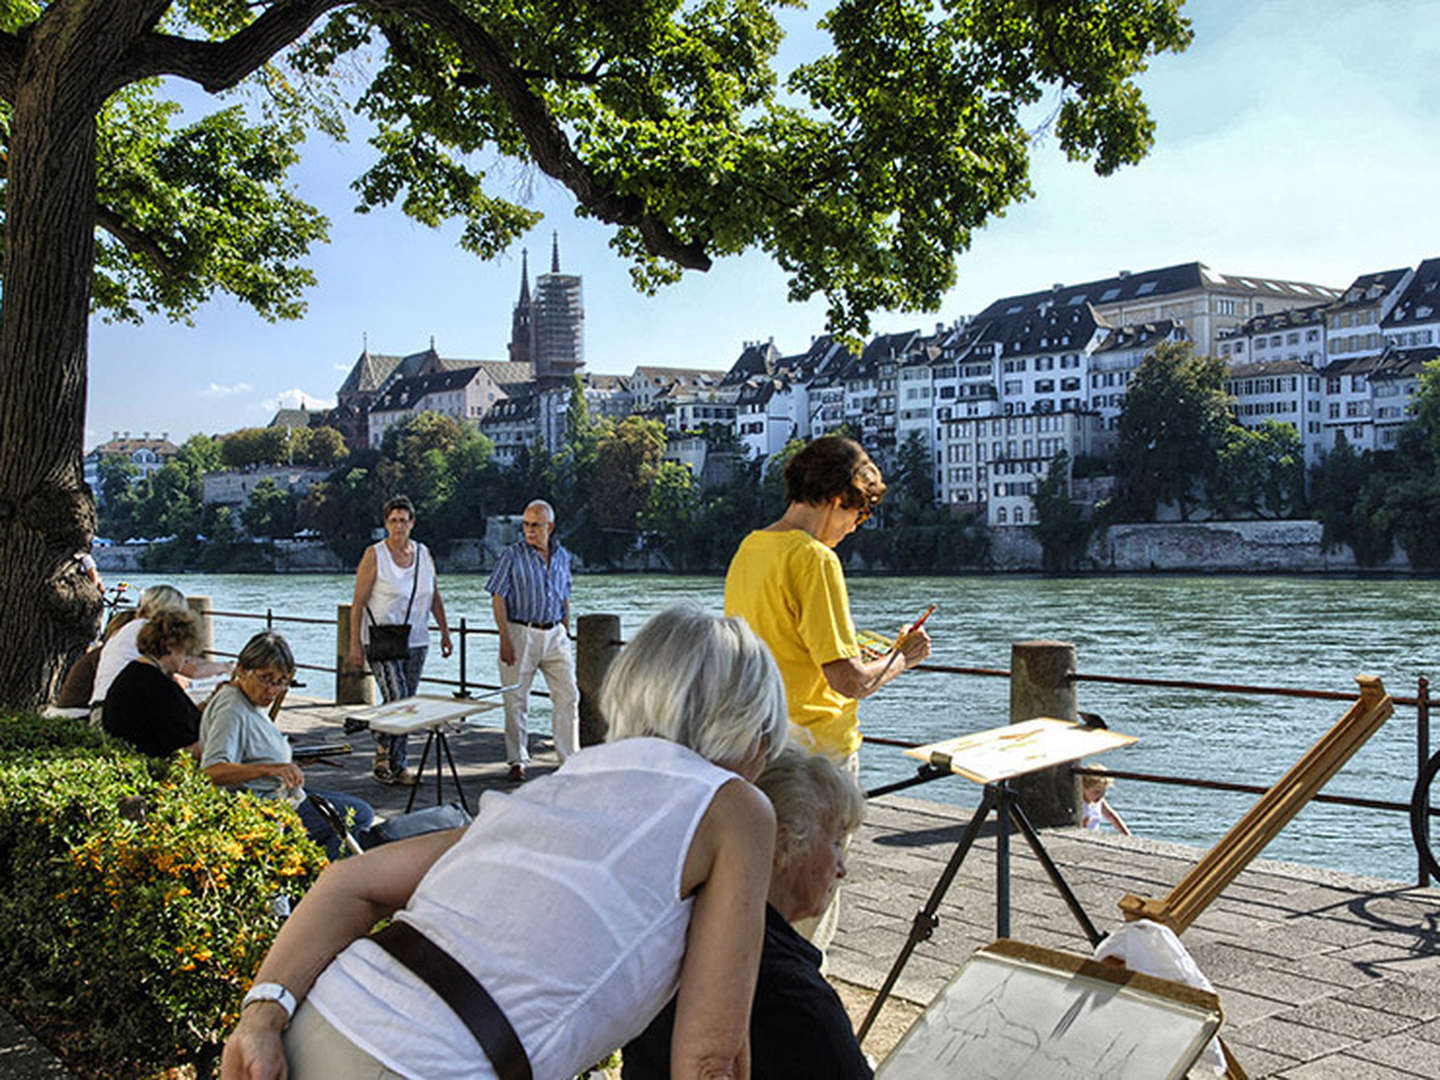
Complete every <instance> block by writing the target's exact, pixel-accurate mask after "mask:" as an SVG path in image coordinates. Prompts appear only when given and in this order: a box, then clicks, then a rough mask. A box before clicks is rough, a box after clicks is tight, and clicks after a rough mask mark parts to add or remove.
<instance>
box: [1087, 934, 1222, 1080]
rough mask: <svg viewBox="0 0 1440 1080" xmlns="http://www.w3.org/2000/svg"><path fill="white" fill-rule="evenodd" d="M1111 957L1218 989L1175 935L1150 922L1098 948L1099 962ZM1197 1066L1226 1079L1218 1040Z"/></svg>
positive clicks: (1158, 974) (1143, 971)
mask: <svg viewBox="0 0 1440 1080" xmlns="http://www.w3.org/2000/svg"><path fill="white" fill-rule="evenodd" d="M1111 956H1113V957H1115V958H1116V959H1117V960H1123V961H1124V962H1125V966H1126V967H1127V968H1129V969H1130V970H1131V971H1138V972H1140V973H1141V974H1142V975H1153V976H1155V977H1156V978H1157V979H1169V980H1171V981H1172V982H1178V983H1184V984H1185V985H1186V986H1193V987H1195V988H1196V989H1197V990H1208V991H1209V992H1210V993H1212V994H1213V993H1214V992H1215V987H1213V986H1211V985H1210V980H1209V979H1207V978H1206V977H1205V973H1204V972H1202V971H1201V970H1200V967H1199V965H1197V964H1196V963H1195V961H1194V960H1193V959H1192V958H1191V956H1190V954H1189V953H1188V952H1186V951H1185V946H1184V945H1181V944H1180V939H1179V938H1178V937H1176V936H1175V932H1174V931H1173V930H1171V929H1170V928H1169V927H1168V926H1162V925H1161V924H1160V923H1157V922H1152V921H1151V920H1149V919H1137V920H1136V921H1135V922H1130V923H1125V924H1124V925H1123V926H1121V927H1120V928H1119V929H1118V930H1114V931H1112V932H1111V933H1110V935H1109V936H1108V937H1106V938H1105V940H1104V941H1102V942H1101V943H1100V944H1099V945H1097V946H1095V959H1096V960H1104V959H1106V958H1107V957H1111ZM1197 1064H1199V1065H1204V1066H1207V1067H1208V1068H1210V1069H1212V1070H1214V1073H1215V1075H1216V1076H1224V1075H1225V1054H1224V1052H1223V1051H1221V1049H1220V1040H1219V1038H1218V1037H1217V1038H1214V1039H1211V1040H1210V1042H1209V1044H1208V1045H1206V1047H1205V1049H1204V1050H1203V1051H1202V1052H1201V1054H1200V1059H1199V1062H1197Z"/></svg>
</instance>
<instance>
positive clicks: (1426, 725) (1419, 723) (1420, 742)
mask: <svg viewBox="0 0 1440 1080" xmlns="http://www.w3.org/2000/svg"><path fill="white" fill-rule="evenodd" d="M1429 762H1430V680H1429V679H1428V678H1426V677H1425V676H1424V675H1421V676H1420V678H1419V679H1418V680H1417V681H1416V686H1415V775H1416V776H1419V775H1420V774H1421V773H1423V772H1424V771H1425V766H1426V765H1427V764H1429ZM1427 794H1428V793H1427ZM1426 821H1427V823H1428V821H1429V818H1428V817H1427V818H1426ZM1415 854H1416V856H1417V857H1418V859H1419V863H1420V875H1419V879H1418V880H1419V884H1420V888H1422V889H1423V888H1425V886H1427V885H1429V884H1430V871H1429V870H1427V869H1426V868H1425V856H1424V855H1423V854H1421V853H1420V852H1418V851H1417V852H1416V853H1415Z"/></svg>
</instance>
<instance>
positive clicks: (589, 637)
mask: <svg viewBox="0 0 1440 1080" xmlns="http://www.w3.org/2000/svg"><path fill="white" fill-rule="evenodd" d="M619 641H620V616H619V615H581V616H580V617H579V618H577V619H576V620H575V682H576V685H578V686H579V687H580V745H581V746H594V745H595V744H596V743H598V742H604V740H605V731H606V727H607V725H606V723H605V717H603V716H602V715H601V714H600V684H601V683H602V682H604V681H605V672H607V671H609V670H610V662H611V661H612V660H614V659H615V657H616V655H617V654H618V653H619V652H620V645H619Z"/></svg>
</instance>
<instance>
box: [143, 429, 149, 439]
mask: <svg viewBox="0 0 1440 1080" xmlns="http://www.w3.org/2000/svg"><path fill="white" fill-rule="evenodd" d="M143 434H144V436H145V438H147V439H148V438H150V432H148V431H146V432H144V433H143Z"/></svg>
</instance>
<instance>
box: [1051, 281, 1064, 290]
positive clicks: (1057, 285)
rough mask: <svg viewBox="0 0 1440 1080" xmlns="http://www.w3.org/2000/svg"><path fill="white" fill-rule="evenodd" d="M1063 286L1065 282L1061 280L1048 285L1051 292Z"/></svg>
mask: <svg viewBox="0 0 1440 1080" xmlns="http://www.w3.org/2000/svg"><path fill="white" fill-rule="evenodd" d="M1064 287H1065V283H1064V282H1063V281H1057V282H1055V283H1054V284H1053V285H1051V286H1050V291H1051V292H1059V291H1060V290H1061V289H1063V288H1064Z"/></svg>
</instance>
